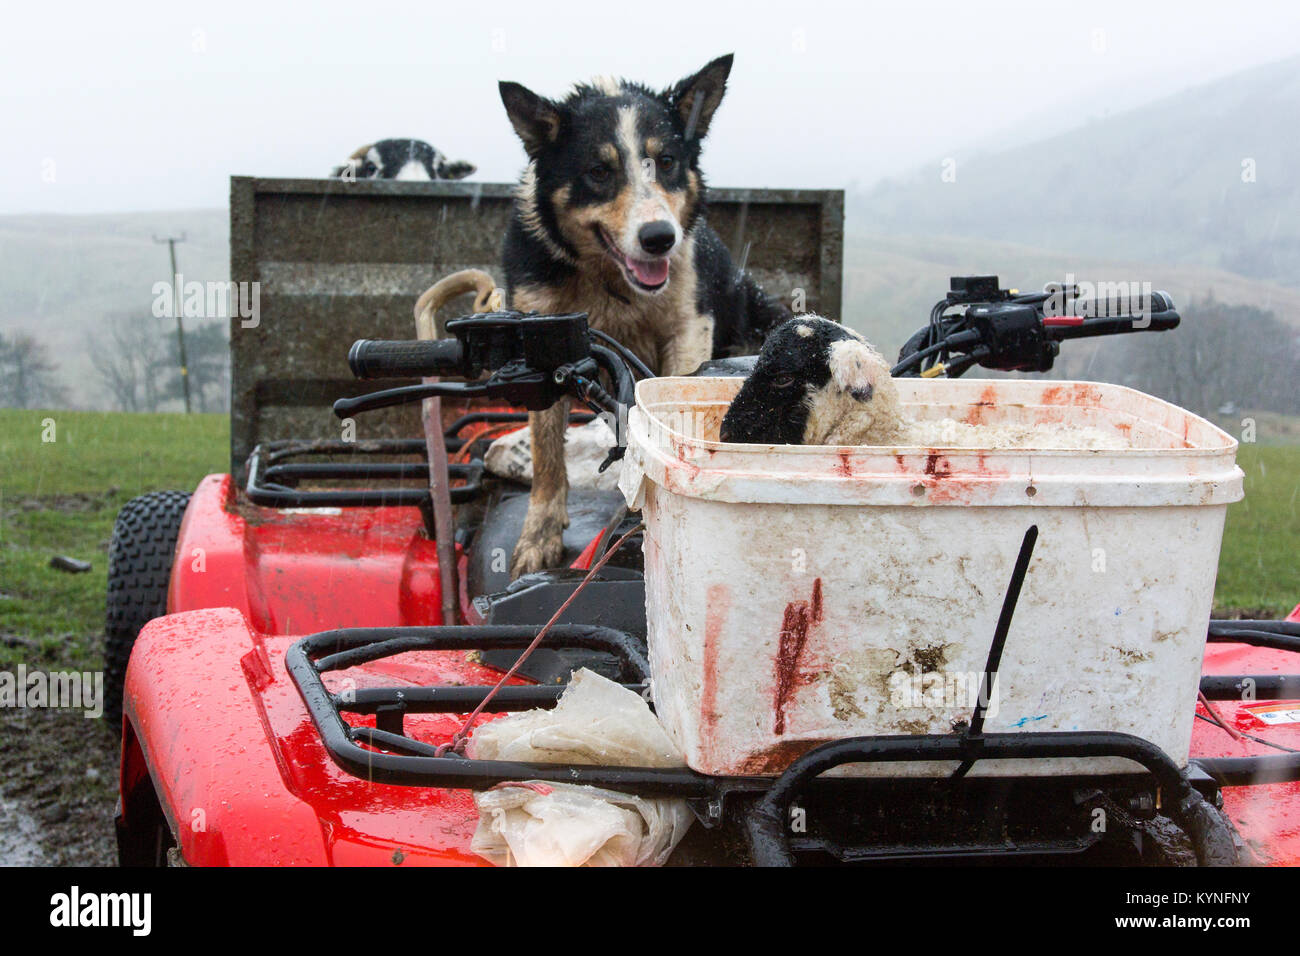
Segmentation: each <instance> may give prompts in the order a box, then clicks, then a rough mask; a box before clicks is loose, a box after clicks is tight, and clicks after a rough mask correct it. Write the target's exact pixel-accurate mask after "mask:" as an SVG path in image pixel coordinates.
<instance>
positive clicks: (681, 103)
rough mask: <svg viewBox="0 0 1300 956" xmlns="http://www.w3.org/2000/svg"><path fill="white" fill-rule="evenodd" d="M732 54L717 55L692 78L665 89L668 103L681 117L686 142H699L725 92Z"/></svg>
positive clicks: (706, 130)
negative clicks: (690, 140) (691, 140)
mask: <svg viewBox="0 0 1300 956" xmlns="http://www.w3.org/2000/svg"><path fill="white" fill-rule="evenodd" d="M732 57H733V54H731V53H728V54H727V55H726V56H720V57H718V58H717V59H716V60H714V61H713V62H712V63H710V64H709V65H708V66H706V67H705V68H704V69H702V70H700V72H698V73H696V74H695V75H694V76H688V77H686V79H684V80H679V81H678V82H677V84H676V85H675V86H673V87H672V88H671V89H669V90H668V102H670V103H671V104H672V105H673V107H674V108H675V109H676V110H677V111H678V113H680V114H681V117H682V122H683V123H685V124H686V138H687V139H703V138H704V134H706V133H707V132H708V131H709V122H710V121H711V120H712V119H713V113H714V111H715V110H717V108H718V104H719V103H721V102H722V94H723V93H725V92H726V91H727V77H728V76H729V75H730V73H731V60H732Z"/></svg>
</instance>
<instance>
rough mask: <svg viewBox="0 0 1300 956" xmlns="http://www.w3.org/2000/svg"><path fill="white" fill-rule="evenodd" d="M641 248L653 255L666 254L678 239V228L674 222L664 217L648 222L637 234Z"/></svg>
mask: <svg viewBox="0 0 1300 956" xmlns="http://www.w3.org/2000/svg"><path fill="white" fill-rule="evenodd" d="M636 237H637V240H638V241H639V242H640V243H641V248H642V249H644V250H645V251H646V252H648V253H650V255H652V256H662V255H666V254H667V252H668V250H669V249H671V248H672V247H673V243H675V242H676V241H677V230H676V229H674V228H673V224H672V223H671V222H668V221H667V220H664V219H659V220H656V221H655V222H647V223H646V224H645V225H644V226H642V227H641V228H640V229H639V230H638V231H637V234H636Z"/></svg>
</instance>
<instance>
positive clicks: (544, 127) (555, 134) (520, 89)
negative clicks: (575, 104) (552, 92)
mask: <svg viewBox="0 0 1300 956" xmlns="http://www.w3.org/2000/svg"><path fill="white" fill-rule="evenodd" d="M498 87H499V88H500V90H501V102H502V103H504V104H505V107H506V115H507V116H509V117H510V125H512V126H513V127H514V128H515V132H516V133H518V134H519V138H520V139H521V140H523V142H524V151H525V152H527V153H528V156H529V158H530V159H536V158H537V157H538V156H539V155H541V153H542V151H543V150H545V149H546V147H548V146H550V145H551V144H552V143H554V142H555V141H556V139H558V138H559V135H560V108H559V107H558V106H556V105H555V104H554V103H552V102H551V101H550V100H548V99H545V98H543V97H540V96H538V95H537V94H536V93H534V92H533V91H532V90H530V89H528V88H527V87H525V86H520V85H519V84H518V83H509V82H506V81H504V80H503V81H502V82H501V83H499V84H498Z"/></svg>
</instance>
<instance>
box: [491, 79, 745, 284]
mask: <svg viewBox="0 0 1300 956" xmlns="http://www.w3.org/2000/svg"><path fill="white" fill-rule="evenodd" d="M730 72H731V56H730V55H727V56H723V57H719V58H718V59H716V60H714V61H713V62H712V63H710V64H709V65H708V66H706V67H705V68H704V69H702V70H700V71H699V72H698V73H696V74H694V75H692V76H688V77H686V78H685V79H683V80H681V81H680V82H678V83H676V84H674V85H673V86H671V87H669V88H668V89H666V90H664V91H663V92H659V93H656V92H654V91H652V90H650V89H648V88H646V87H644V86H640V85H639V84H635V83H629V82H627V81H626V80H613V79H599V80H593V81H592V82H591V83H584V84H581V85H579V86H577V87H576V88H575V89H574V90H573V92H572V93H571V94H569V96H568V97H567V98H565V99H564V100H563V101H560V102H556V101H552V100H548V99H545V98H543V97H540V96H538V95H537V94H536V93H533V92H532V91H531V90H528V89H526V88H524V87H522V86H520V85H519V84H518V83H502V84H501V100H502V102H503V103H505V107H506V113H507V114H508V115H509V117H510V122H511V123H512V124H513V125H514V128H515V132H516V133H518V134H519V138H520V139H521V140H523V143H524V149H525V150H526V151H527V153H528V157H529V159H530V160H531V163H530V164H529V167H528V170H527V172H526V173H525V174H524V179H523V182H522V183H521V184H520V192H519V203H520V213H521V218H522V219H523V222H524V225H525V227H526V228H527V229H528V230H529V231H530V232H531V233H532V234H533V235H534V236H535V237H536V238H538V239H540V240H541V241H542V242H543V244H544V245H545V246H546V248H547V250H548V251H549V252H550V253H551V255H552V256H554V257H555V258H557V259H559V260H561V261H564V262H567V263H569V264H570V265H576V264H578V263H579V262H582V261H584V260H586V261H588V262H599V263H600V264H601V266H602V268H605V269H607V270H609V271H611V272H612V271H617V272H619V273H621V274H622V277H623V279H624V280H626V282H627V284H628V285H629V286H631V287H632V289H633V290H634V291H635V292H637V293H640V294H643V295H656V294H658V293H660V292H662V291H663V290H664V289H665V288H667V286H668V283H669V280H670V278H671V272H672V268H673V264H674V262H675V261H677V260H678V259H679V258H680V256H681V254H682V252H683V249H684V248H686V246H687V243H686V239H687V237H688V236H689V234H690V231H691V227H692V226H694V224H695V221H696V219H697V218H698V217H699V214H700V212H701V210H702V208H703V193H704V182H703V178H702V177H701V175H700V168H699V159H700V144H701V141H702V140H703V138H704V135H705V134H706V133H707V132H708V129H709V124H710V122H711V121H712V120H713V114H714V112H715V111H716V110H717V108H718V104H719V103H721V102H722V94H723V93H724V92H725V90H726V86H727V75H728V74H729V73H730Z"/></svg>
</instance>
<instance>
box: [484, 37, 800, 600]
mask: <svg viewBox="0 0 1300 956" xmlns="http://www.w3.org/2000/svg"><path fill="white" fill-rule="evenodd" d="M730 72H731V57H730V56H723V57H719V58H718V59H716V60H714V61H713V62H712V63H710V64H708V65H707V66H705V67H704V69H702V70H700V71H699V72H698V73H695V74H692V75H691V76H688V77H686V78H685V79H682V80H679V81H678V82H677V83H674V84H673V85H672V86H670V87H668V88H667V89H666V90H663V91H662V92H658V91H655V90H652V89H650V88H649V87H647V86H643V85H641V84H639V83H631V82H629V81H627V80H617V79H611V78H598V79H595V80H592V81H590V82H588V83H582V84H579V85H578V86H576V87H575V88H574V89H573V91H572V92H571V93H569V95H568V96H567V97H565V98H564V99H562V100H551V99H546V98H544V97H541V96H538V95H537V94H536V93H534V92H532V91H531V90H528V89H526V88H525V87H523V86H520V85H519V84H518V83H504V82H503V83H501V85H500V88H501V100H502V102H503V103H504V104H505V108H506V114H507V115H508V116H509V117H510V123H511V125H513V126H514V128H515V132H516V133H517V134H518V135H519V138H520V139H521V140H522V141H523V144H524V150H525V152H527V154H528V160H529V162H528V167H527V169H525V170H524V174H523V177H522V179H521V181H520V183H519V188H518V191H517V193H516V200H515V211H514V216H513V217H512V219H511V221H510V225H509V227H508V229H507V232H506V239H505V246H504V249H503V252H502V266H503V268H504V271H505V276H506V289H507V293H508V295H509V299H510V307H511V308H513V309H518V310H519V311H522V312H528V311H531V310H536V311H538V312H543V313H552V314H555V313H565V312H586V313H587V316H588V322H589V323H590V325H591V327H592V328H595V329H600V330H601V331H602V332H605V333H607V334H609V335H612V336H613V337H614V338H616V339H618V340H619V341H620V342H621V343H622V344H623V345H625V346H627V347H628V348H629V349H631V350H632V351H633V352H635V353H636V354H637V355H638V356H639V357H640V358H641V360H642V361H644V362H645V363H646V365H647V366H649V367H650V369H651V370H653V371H654V372H655V374H657V375H687V374H690V373H691V372H693V371H694V370H695V369H696V368H697V367H698V366H699V365H700V364H701V363H702V362H705V361H707V360H709V359H710V358H716V357H721V356H727V355H740V354H745V353H749V352H752V351H754V350H755V349H757V348H758V347H759V346H760V345H761V344H762V342H763V339H764V337H765V335H766V334H767V332H768V331H769V330H770V329H772V328H774V327H775V326H776V325H779V324H780V323H781V322H782V321H784V320H785V319H787V318H789V317H790V311H789V310H788V309H786V308H785V306H783V305H782V304H781V303H780V302H778V301H777V300H775V299H773V298H771V297H769V296H768V295H766V294H765V293H764V292H763V290H762V289H760V288H759V287H758V285H757V283H755V282H754V280H753V279H752V278H751V277H750V276H749V275H747V274H746V273H744V272H742V271H741V270H740V269H737V268H736V266H735V264H734V263H733V262H732V260H731V256H730V254H729V253H728V252H727V248H726V246H725V245H724V244H723V242H722V240H721V239H720V238H719V237H718V235H717V233H715V232H714V231H713V230H712V229H711V228H710V227H709V225H708V223H707V222H706V221H705V215H704V210H705V189H704V177H703V175H702V174H701V172H700V150H701V146H702V142H703V140H704V137H705V135H706V134H707V133H708V131H709V126H710V124H711V123H712V121H713V115H714V113H715V111H716V110H717V108H718V105H719V104H720V103H721V102H722V96H723V93H724V92H725V91H726V87H727V77H728V76H729V75H730ZM566 405H567V403H566V402H561V403H559V404H557V405H556V406H555V407H554V408H551V409H549V410H548V411H545V412H540V413H539V412H534V413H532V414H530V415H529V424H530V425H531V426H532V443H533V470H534V476H533V486H532V494H531V496H530V498H529V506H528V514H527V517H526V518H525V520H524V527H523V532H522V534H521V535H520V537H519V541H518V543H517V544H516V546H515V551H514V557H513V560H512V562H511V573H512V576H514V577H518V576H519V575H520V574H524V573H528V572H531V571H537V570H539V569H541V568H546V567H551V566H554V564H555V563H556V562H558V561H559V559H560V555H561V550H562V549H561V537H562V533H563V530H564V527H565V525H567V524H568V513H567V504H566V502H567V496H568V483H567V479H566V476H565V470H564V435H565V423H566V421H567V416H566Z"/></svg>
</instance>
